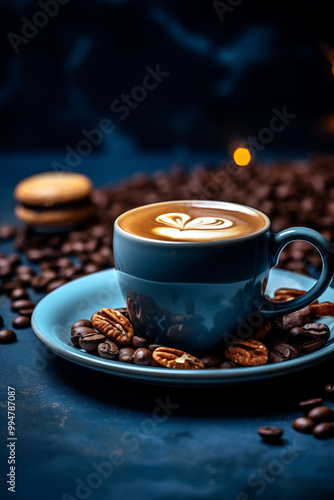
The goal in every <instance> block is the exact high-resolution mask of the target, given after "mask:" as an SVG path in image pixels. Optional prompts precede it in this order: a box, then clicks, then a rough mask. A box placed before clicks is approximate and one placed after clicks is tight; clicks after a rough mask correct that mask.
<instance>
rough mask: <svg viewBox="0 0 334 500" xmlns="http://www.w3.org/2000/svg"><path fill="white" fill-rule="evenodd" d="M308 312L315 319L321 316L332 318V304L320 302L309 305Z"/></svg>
mask: <svg viewBox="0 0 334 500" xmlns="http://www.w3.org/2000/svg"><path fill="white" fill-rule="evenodd" d="M309 307H310V311H311V313H312V314H313V315H314V316H317V318H321V317H322V316H334V303H333V302H321V303H320V304H311V305H310V306H309Z"/></svg>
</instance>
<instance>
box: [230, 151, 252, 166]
mask: <svg viewBox="0 0 334 500" xmlns="http://www.w3.org/2000/svg"><path fill="white" fill-rule="evenodd" d="M233 159H234V161H235V163H236V164H237V165H240V166H241V167H245V166H246V165H248V163H249V162H250V161H251V159H252V156H251V154H250V152H249V150H248V149H247V148H237V149H236V150H235V151H234V153H233Z"/></svg>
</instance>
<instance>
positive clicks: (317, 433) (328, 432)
mask: <svg viewBox="0 0 334 500" xmlns="http://www.w3.org/2000/svg"><path fill="white" fill-rule="evenodd" d="M313 436H314V437H316V438H318V439H328V438H331V437H333V436H334V426H333V424H331V423H330V422H321V423H320V424H317V425H316V426H315V427H314V429H313Z"/></svg>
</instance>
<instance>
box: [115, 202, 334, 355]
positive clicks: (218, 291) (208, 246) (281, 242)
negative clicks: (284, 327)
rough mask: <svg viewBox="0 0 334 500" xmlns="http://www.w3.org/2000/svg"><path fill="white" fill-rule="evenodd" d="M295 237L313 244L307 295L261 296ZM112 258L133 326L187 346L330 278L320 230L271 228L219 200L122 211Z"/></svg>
mask: <svg viewBox="0 0 334 500" xmlns="http://www.w3.org/2000/svg"><path fill="white" fill-rule="evenodd" d="M295 240H303V241H307V242H309V243H311V244H312V245H314V246H315V247H316V248H317V250H318V251H319V253H320V255H321V257H322V261H323V269H322V273H321V275H320V278H319V280H318V282H317V283H316V284H315V285H314V286H313V287H312V288H311V290H309V291H308V292H307V293H306V294H304V295H302V296H300V297H298V298H296V299H294V300H291V301H289V302H271V301H270V300H268V299H267V297H266V296H265V288H266V283H267V280H268V277H269V272H270V269H272V268H273V267H274V266H275V265H276V264H277V262H278V259H279V255H280V252H281V251H282V249H283V248H284V247H285V246H286V245H287V244H288V243H291V242H292V241H295ZM114 259H115V267H116V271H117V279H118V282H119V286H120V289H121V292H122V294H123V297H124V298H125V300H126V301H127V308H128V312H129V316H130V319H131V322H132V323H133V325H134V327H135V329H136V331H137V333H138V334H139V335H141V336H143V337H145V338H147V339H148V340H149V341H150V342H151V343H157V344H163V345H165V346H168V345H170V346H172V347H179V348H181V349H184V350H186V351H188V352H196V351H201V350H205V349H210V348H212V347H214V346H217V345H219V344H220V343H222V342H223V341H224V339H226V338H227V337H228V335H229V334H230V335H231V334H232V333H233V332H234V331H235V329H236V328H237V327H238V326H240V325H241V324H244V323H245V324H247V322H248V320H249V319H250V318H252V324H254V323H255V320H256V321H257V322H258V321H261V318H267V317H272V316H275V315H282V314H288V313H290V312H293V311H296V310H298V309H302V308H303V307H305V306H307V305H308V304H310V303H311V302H313V301H314V300H316V299H317V298H318V297H319V296H320V295H321V294H322V293H323V292H324V291H325V289H326V288H327V287H328V286H329V284H330V282H331V280H332V277H333V255H332V249H331V245H330V244H329V242H328V241H327V240H326V239H325V238H324V237H323V236H322V235H321V234H319V233H318V232H316V231H314V230H312V229H308V228H305V227H295V228H289V229H286V230H284V231H281V232H280V233H277V234H273V233H271V232H270V220H269V219H268V217H267V216H266V215H265V214H263V213H262V212H259V211H258V210H256V209H254V208H251V207H246V206H244V205H239V204H234V203H227V202H219V201H206V200H196V201H195V200H186V201H170V202H161V203H154V204H151V205H146V206H142V207H138V208H135V209H132V210H129V211H128V212H125V213H124V214H122V215H120V217H118V219H117V220H116V221H115V226H114ZM282 286H284V284H282ZM262 321H264V319H262ZM257 326H260V325H259V324H258V323H257Z"/></svg>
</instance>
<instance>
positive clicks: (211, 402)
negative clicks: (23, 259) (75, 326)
mask: <svg viewBox="0 0 334 500" xmlns="http://www.w3.org/2000/svg"><path fill="white" fill-rule="evenodd" d="M171 160H172V158H171V157H169V158H162V157H158V156H157V157H150V158H148V157H143V156H142V157H137V158H132V159H131V158H126V159H125V160H124V159H118V160H117V161H116V160H114V163H113V162H111V163H110V164H109V163H108V162H100V163H99V162H98V165H99V168H93V164H94V160H91V164H90V165H88V164H87V165H88V166H87V167H86V166H83V168H80V171H83V172H85V173H88V174H89V175H90V176H91V177H92V178H93V181H94V182H95V184H96V185H102V184H104V183H105V182H113V181H116V180H117V179H119V178H121V177H124V176H125V175H129V174H130V173H131V172H134V171H137V170H145V169H148V170H154V169H156V168H167V167H168V166H169V165H170V164H171ZM48 161H50V159H47V158H46V157H45V156H32V155H31V156H29V155H28V156H27V157H16V156H10V155H8V156H6V157H0V164H1V170H2V172H5V174H4V178H3V180H2V184H1V187H0V207H1V219H2V220H14V218H13V215H12V189H13V187H14V185H15V183H16V182H17V181H18V180H19V179H20V178H22V177H24V176H26V175H30V174H33V173H35V172H38V171H42V170H46V169H48ZM193 163H194V159H193V158H191V159H190V164H193ZM11 250H12V246H11V243H6V244H3V245H0V251H5V252H8V253H9V252H10V251H11ZM31 296H32V299H33V300H34V301H35V302H37V301H38V300H39V299H40V298H41V295H38V294H33V293H32V294H31ZM9 304H10V303H9V299H8V298H7V297H6V296H3V295H0V314H1V315H2V316H3V318H4V322H5V325H6V326H7V327H10V325H11V321H12V319H13V317H14V314H13V313H11V312H10V310H9ZM17 337H18V341H17V342H16V343H14V344H10V345H2V346H1V348H0V356H1V410H0V422H1V437H2V440H1V449H0V459H1V462H0V463H1V467H0V470H1V479H0V481H1V484H0V492H1V498H16V499H18V500H30V499H31V500H46V499H52V500H53V499H59V500H60V499H62V500H73V499H74V498H76V499H79V500H80V499H82V500H84V499H88V498H90V499H92V500H94V499H99V500H100V499H102V500H104V499H112V500H123V499H130V498H135V499H137V500H167V499H171V498H172V499H173V500H178V499H180V500H188V499H189V500H195V499H210V500H211V499H212V500H222V499H224V500H225V499H228V500H230V499H235V500H249V499H252V500H253V499H263V500H264V499H274V500H280V499H282V500H283V499H284V500H289V499H300V498H312V499H313V500H316V499H327V498H333V493H334V484H333V469H334V454H333V440H328V441H320V440H316V439H314V438H313V437H311V436H308V435H304V434H299V433H297V432H295V431H294V430H293V429H292V428H291V423H292V421H293V419H294V418H296V417H297V416H299V415H300V412H299V410H298V401H299V400H300V399H302V398H304V397H311V396H318V395H319V394H321V391H322V389H323V386H324V384H325V383H328V382H334V373H333V362H334V361H328V362H326V363H324V364H322V365H320V366H317V367H313V368H310V369H308V370H304V371H303V372H299V373H296V374H293V375H288V376H284V377H281V378H277V379H270V380H267V381H266V380H264V381H261V382H256V383H251V384H243V385H238V386H230V387H224V388H213V389H212V388H200V389H199V388H180V387H178V388H175V387H162V386H154V385H145V384H140V383H137V382H132V381H129V380H123V379H120V378H116V377H113V376H110V375H107V374H103V373H99V372H95V371H93V370H90V369H88V368H84V367H81V366H78V365H75V364H72V363H71V362H69V361H66V360H64V359H62V358H60V357H58V356H56V355H54V354H53V353H51V352H50V351H48V350H47V349H46V348H45V347H44V345H43V344H41V343H40V342H39V340H38V339H37V338H36V337H35V335H34V334H33V332H32V330H31V329H26V330H21V331H17ZM8 386H10V387H13V388H15V390H16V436H17V441H16V460H17V461H16V493H15V495H14V494H13V493H10V492H8V491H7V487H8V485H7V484H6V481H7V476H6V474H7V473H8V472H9V465H8V463H7V457H8V454H9V448H8V447H7V446H6V444H7V442H8V441H7V440H6V439H7V435H8V434H7V388H8ZM330 406H331V407H332V408H333V406H334V405H333V404H330ZM264 424H265V425H278V426H281V427H283V428H284V431H285V432H284V438H285V441H284V443H283V444H282V445H280V446H273V445H268V444H264V443H263V442H262V441H261V439H260V438H259V436H258V435H257V432H256V429H257V427H258V426H260V425H264Z"/></svg>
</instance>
